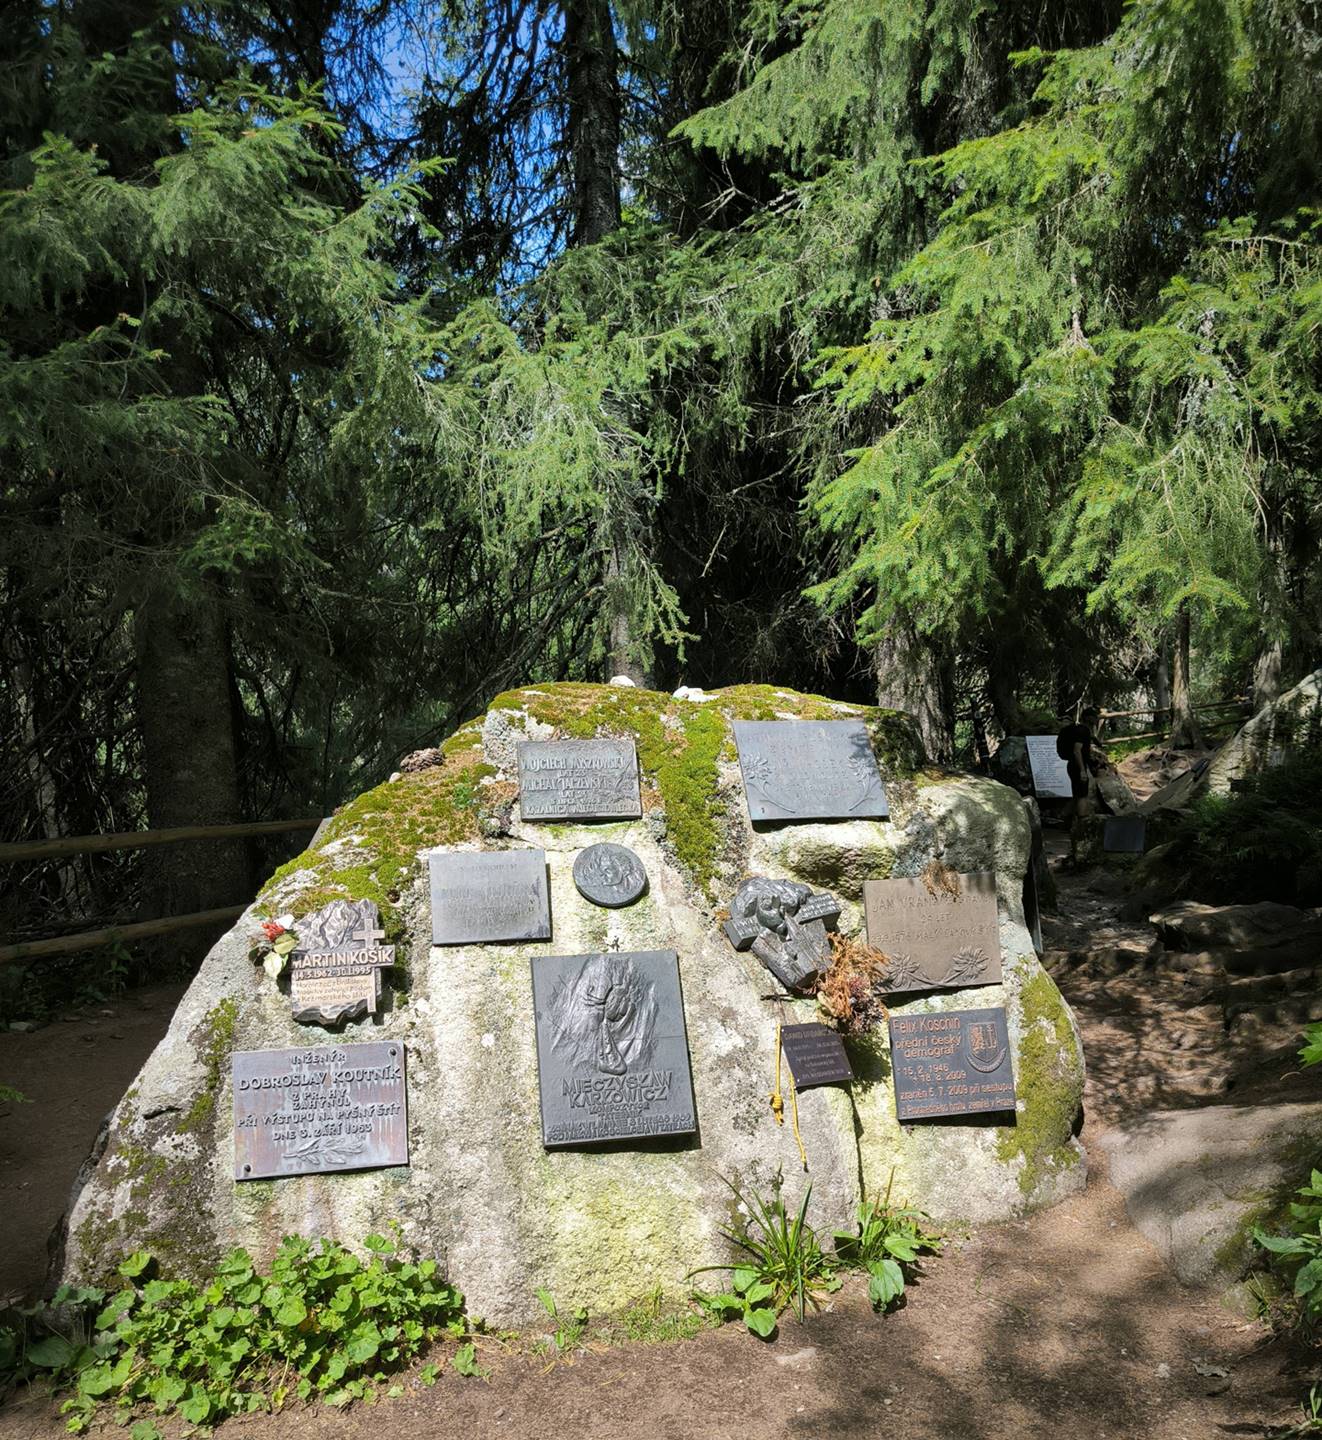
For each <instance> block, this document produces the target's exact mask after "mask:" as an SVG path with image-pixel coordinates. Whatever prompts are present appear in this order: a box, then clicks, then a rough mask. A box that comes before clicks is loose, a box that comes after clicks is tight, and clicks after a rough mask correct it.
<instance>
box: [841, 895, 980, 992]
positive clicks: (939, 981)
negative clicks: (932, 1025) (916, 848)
mask: <svg viewBox="0 0 1322 1440" xmlns="http://www.w3.org/2000/svg"><path fill="white" fill-rule="evenodd" d="M863 912H864V914H865V916H866V917H867V926H868V944H869V945H871V946H873V947H874V948H875V949H877V950H880V951H882V953H883V954H885V955H886V956H887V957H888V958H889V960H890V964H889V965H887V966H886V968H885V969H884V970H883V971H882V973H881V985H882V988H883V989H885V990H889V991H896V992H899V991H904V990H958V989H962V988H963V987H964V986H966V985H995V984H996V983H997V982H998V981H999V980H1000V978H1001V936H1000V922H999V920H998V918H997V912H996V876H995V875H993V874H992V873H991V872H990V871H986V870H979V871H975V872H974V873H972V874H970V875H951V876H950V877H949V879H948V881H947V883H946V884H945V885H942V884H933V885H931V886H929V885H928V884H927V882H926V881H924V880H922V879H918V878H908V879H903V880H865V881H864V882H863Z"/></svg>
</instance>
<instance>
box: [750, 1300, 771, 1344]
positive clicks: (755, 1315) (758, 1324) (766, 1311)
mask: <svg viewBox="0 0 1322 1440" xmlns="http://www.w3.org/2000/svg"><path fill="white" fill-rule="evenodd" d="M744 1324H745V1325H747V1326H748V1328H749V1329H750V1330H751V1331H752V1332H753V1334H754V1335H756V1336H758V1337H759V1338H760V1339H762V1340H765V1339H767V1338H768V1337H769V1336H770V1335H771V1332H772V1331H773V1330H774V1329H775V1328H776V1312H775V1311H774V1310H773V1309H772V1308H771V1306H769V1305H759V1306H757V1307H755V1308H752V1307H750V1308H749V1309H747V1310H745V1311H744Z"/></svg>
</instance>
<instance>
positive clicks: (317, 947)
mask: <svg viewBox="0 0 1322 1440" xmlns="http://www.w3.org/2000/svg"><path fill="white" fill-rule="evenodd" d="M380 919H381V913H380V911H379V910H378V909H377V908H376V905H375V904H374V903H373V902H372V901H371V900H359V901H350V900H334V901H332V902H331V904H329V905H327V906H326V907H325V908H324V909H322V910H317V911H314V912H313V913H312V914H311V915H305V916H304V917H303V918H302V919H301V920H300V921H298V924H297V929H296V931H295V933H296V934H297V936H298V946H297V948H296V949H294V950H292V951H291V952H290V955H289V998H290V1000H291V1002H292V1003H293V1007H294V1019H295V1020H297V1021H298V1022H299V1023H300V1024H302V1025H325V1026H332V1025H340V1024H343V1023H344V1021H346V1020H356V1019H358V1018H359V1017H361V1016H363V1015H375V1014H376V1012H377V1009H378V1007H379V1006H380V1003H381V972H382V970H386V969H389V968H390V966H392V965H393V964H394V963H395V947H394V946H393V945H379V944H377V941H379V940H383V939H384V938H385V931H383V930H382V929H381V928H380Z"/></svg>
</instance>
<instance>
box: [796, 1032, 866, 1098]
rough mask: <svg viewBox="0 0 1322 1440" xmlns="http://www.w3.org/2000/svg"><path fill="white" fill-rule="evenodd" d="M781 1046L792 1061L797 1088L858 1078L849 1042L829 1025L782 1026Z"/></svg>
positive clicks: (845, 1082)
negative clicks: (847, 1050)
mask: <svg viewBox="0 0 1322 1440" xmlns="http://www.w3.org/2000/svg"><path fill="white" fill-rule="evenodd" d="M780 1045H781V1049H782V1050H784V1052H785V1058H786V1059H787V1060H788V1061H789V1062H790V1070H791V1071H792V1072H793V1075H794V1088H795V1089H796V1090H808V1089H810V1088H811V1087H812V1086H814V1085H847V1084H848V1083H849V1082H850V1081H851V1080H852V1079H853V1078H854V1071H853V1069H852V1068H851V1066H850V1064H849V1056H848V1055H846V1054H845V1042H844V1041H843V1040H841V1038H840V1036H839V1035H838V1034H837V1033H836V1032H835V1031H834V1030H832V1029H831V1028H830V1027H829V1026H826V1025H818V1024H816V1023H814V1022H810V1023H809V1024H807V1025H782V1026H781V1027H780Z"/></svg>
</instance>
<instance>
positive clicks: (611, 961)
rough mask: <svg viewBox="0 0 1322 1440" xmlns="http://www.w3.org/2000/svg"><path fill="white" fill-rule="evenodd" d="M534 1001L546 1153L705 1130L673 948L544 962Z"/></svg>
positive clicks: (535, 977)
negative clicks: (697, 1105)
mask: <svg viewBox="0 0 1322 1440" xmlns="http://www.w3.org/2000/svg"><path fill="white" fill-rule="evenodd" d="M532 995H533V1011H534V1014H535V1017H536V1025H537V1078H538V1083H539V1086H540V1090H541V1105H542V1143H543V1144H544V1145H545V1146H546V1147H547V1149H553V1148H556V1147H559V1146H566V1145H591V1144H593V1143H594V1142H596V1141H602V1140H635V1139H643V1138H651V1137H655V1136H658V1135H683V1134H687V1133H688V1132H690V1131H692V1130H695V1129H696V1128H697V1116H696V1112H695V1110H694V1104H693V1079H692V1075H691V1073H690V1069H689V1044H688V1033H687V1030H686V1028H685V1025H684V1003H683V997H682V995H681V993H680V986H679V959H678V957H677V956H676V954H675V952H674V951H673V950H641V951H632V952H631V951H618V950H617V951H607V952H605V953H603V954H598V955H546V956H538V957H537V958H536V959H534V960H533V962H532Z"/></svg>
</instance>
